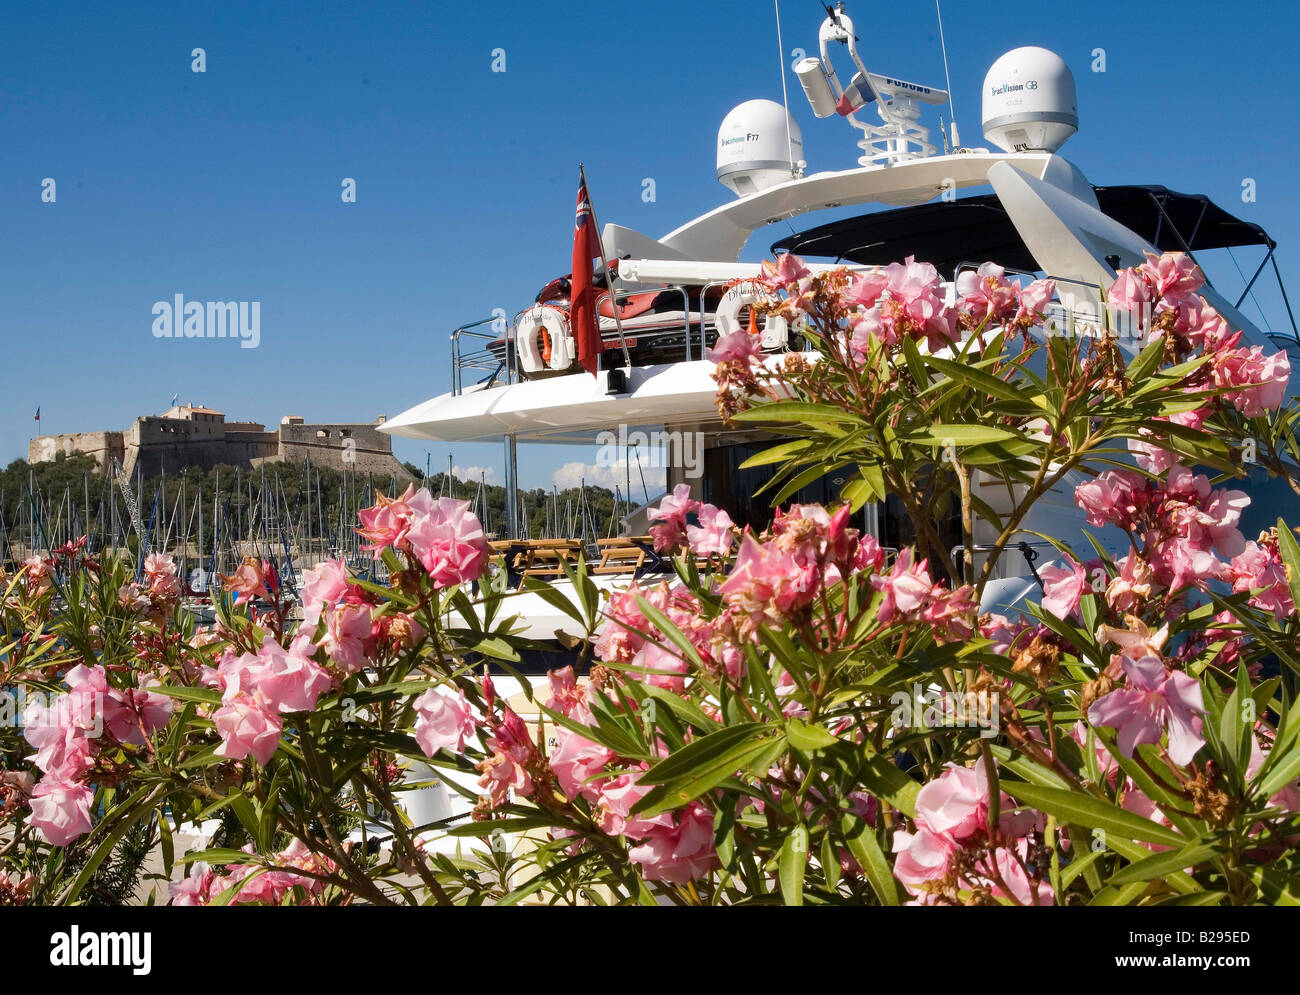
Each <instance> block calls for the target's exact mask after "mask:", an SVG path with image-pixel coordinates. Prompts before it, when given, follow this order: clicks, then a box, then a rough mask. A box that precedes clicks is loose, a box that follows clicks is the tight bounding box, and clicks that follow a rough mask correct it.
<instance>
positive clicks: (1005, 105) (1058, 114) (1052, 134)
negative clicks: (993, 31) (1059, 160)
mask: <svg viewBox="0 0 1300 995" xmlns="http://www.w3.org/2000/svg"><path fill="white" fill-rule="evenodd" d="M1078 130H1079V107H1078V102H1077V100H1076V99H1075V92H1074V74H1073V73H1071V72H1070V67H1069V66H1067V65H1066V64H1065V60H1064V59H1062V58H1061V57H1060V56H1059V55H1057V54H1056V53H1055V52H1049V51H1048V50H1047V49H1045V48H1034V47H1028V48H1016V49H1012V50H1011V51H1010V52H1008V53H1007V54H1006V55H1004V56H1002V58H1000V59H998V61H997V62H995V63H993V67H992V68H991V69H990V70H989V72H988V75H987V76H985V77H984V137H985V138H987V139H988V140H989V141H990V142H992V143H993V144H994V145H996V146H998V148H1001V149H1004V150H1005V151H1007V152H1025V151H1028V150H1030V149H1034V150H1044V151H1047V152H1055V151H1056V150H1057V149H1059V148H1060V147H1061V146H1062V145H1064V144H1065V143H1066V142H1067V141H1068V140H1069V138H1070V136H1071V135H1073V134H1074V133H1075V132H1076V131H1078Z"/></svg>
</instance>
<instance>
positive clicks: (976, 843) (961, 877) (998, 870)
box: [894, 763, 1054, 905]
mask: <svg viewBox="0 0 1300 995" xmlns="http://www.w3.org/2000/svg"><path fill="white" fill-rule="evenodd" d="M1015 806H1016V803H1015V801H1014V800H1013V799H1012V798H1011V797H1010V796H1009V795H1007V794H1006V792H1002V794H1001V804H1000V805H999V809H998V811H999V813H1000V815H999V816H998V832H997V837H996V838H995V839H991V838H990V836H989V831H988V819H989V784H988V772H987V771H986V770H985V768H984V764H983V763H977V764H976V765H975V766H974V768H966V767H958V766H956V765H950V766H949V767H948V768H947V769H946V770H945V771H944V772H943V773H942V774H941V775H939V777H938V778H937V779H935V780H933V781H931V782H929V783H928V784H926V785H925V786H924V787H923V788H921V791H920V793H919V794H918V795H917V798H916V816H915V819H914V821H915V824H916V826H915V831H914V832H910V833H909V832H905V831H903V830H901V829H900V830H897V831H896V832H895V833H894V853H895V854H896V857H895V860H894V875H895V877H897V878H898V880H899V881H901V882H902V883H903V886H904V887H906V888H907V890H908V892H909V893H910V894H911V895H912V897H913V899H914V900H915V902H916V904H920V905H933V904H936V903H937V902H938V901H939V900H940V899H941V898H945V897H947V898H948V899H949V900H955V898H956V892H957V891H958V890H969V889H981V890H986V891H988V892H989V893H990V894H992V895H994V896H995V897H1000V898H1008V899H1011V900H1012V901H1014V902H1016V903H1017V904H1020V905H1051V904H1052V903H1053V901H1054V896H1053V892H1052V886H1051V885H1050V884H1049V883H1048V882H1047V881H1044V880H1036V878H1037V874H1036V872H1035V873H1031V870H1032V869H1033V861H1032V860H1031V858H1030V853H1029V850H1030V846H1031V844H1032V843H1033V840H1032V838H1031V836H1032V834H1034V833H1035V832H1037V831H1040V830H1041V829H1042V816H1041V814H1040V813H1038V812H1034V811H1015Z"/></svg>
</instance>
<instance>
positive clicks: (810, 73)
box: [794, 56, 835, 117]
mask: <svg viewBox="0 0 1300 995" xmlns="http://www.w3.org/2000/svg"><path fill="white" fill-rule="evenodd" d="M794 74H795V75H796V76H798V77H799V82H800V83H801V84H802V85H803V92H804V96H806V97H807V98H808V104H809V106H811V107H812V112H813V113H814V114H815V115H817V117H831V116H833V115H834V114H835V94H833V93H831V85H830V83H828V82H827V81H826V72H825V70H823V69H822V60H821V59H818V58H816V57H815V56H810V57H808V58H806V59H804V60H803V61H801V62H800V63H799V64H798V65H797V66H795V67H794Z"/></svg>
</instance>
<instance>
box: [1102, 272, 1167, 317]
mask: <svg viewBox="0 0 1300 995" xmlns="http://www.w3.org/2000/svg"><path fill="white" fill-rule="evenodd" d="M1157 296H1158V295H1157V294H1156V291H1155V288H1154V287H1152V286H1151V281H1150V280H1149V279H1148V278H1147V276H1146V274H1145V273H1144V272H1143V271H1142V270H1141V269H1124V270H1120V271H1119V273H1118V274H1117V275H1116V277H1115V282H1114V283H1112V284H1111V286H1110V290H1108V291H1107V292H1106V303H1107V304H1109V305H1110V306H1111V307H1113V308H1115V309H1116V310H1119V311H1130V312H1132V311H1137V310H1139V309H1140V308H1142V306H1143V305H1149V304H1151V303H1152V302H1153V301H1154V300H1155V299H1156V297H1157Z"/></svg>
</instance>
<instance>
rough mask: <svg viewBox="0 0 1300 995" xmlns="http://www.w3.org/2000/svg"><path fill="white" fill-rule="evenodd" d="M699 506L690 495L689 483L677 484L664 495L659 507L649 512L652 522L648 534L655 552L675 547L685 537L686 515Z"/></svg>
mask: <svg viewBox="0 0 1300 995" xmlns="http://www.w3.org/2000/svg"><path fill="white" fill-rule="evenodd" d="M699 507H700V502H698V501H696V500H695V499H694V498H692V497H691V485H690V484H678V485H677V486H676V487H674V488H673V492H672V493H671V494H668V495H665V497H664V499H663V500H662V501H660V502H659V507H657V508H655V509H654V510H653V511H651V512H650V513H649V516H648V517H649V519H650V521H652V522H658V523H659V524H657V525H652V526H651V527H650V535H651V536H653V537H654V547H655V551H656V552H665V551H668V550H673V549H676V548H677V547H678V546H680V545H681V544H682V543H683V542H684V541H685V539H686V516H687V515H689V514H690V513H691V512H692V511H695V510H696V509H697V508H699Z"/></svg>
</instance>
